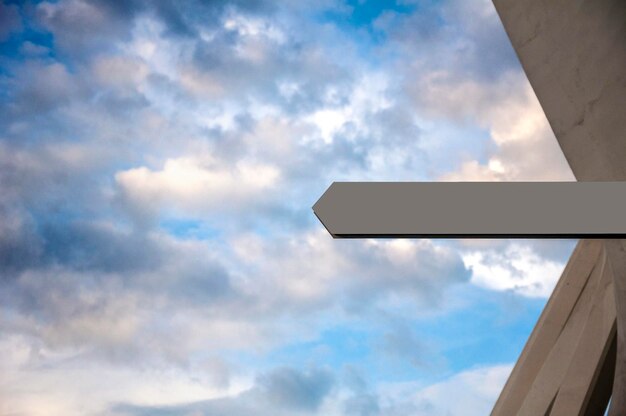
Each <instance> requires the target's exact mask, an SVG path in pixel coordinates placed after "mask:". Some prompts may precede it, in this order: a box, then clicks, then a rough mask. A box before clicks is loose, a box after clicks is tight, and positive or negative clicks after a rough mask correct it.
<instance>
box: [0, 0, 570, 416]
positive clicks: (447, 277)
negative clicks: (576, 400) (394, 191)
mask: <svg viewBox="0 0 626 416" xmlns="http://www.w3.org/2000/svg"><path fill="white" fill-rule="evenodd" d="M0 42H1V44H0V305H1V306H0V357H2V359H1V360H0V415H3V416H9V415H11V416H17V415H28V416H30V415H33V416H41V415H65V416H73V415H88V416H89V415H116V416H139V415H157V416H159V415H163V416H165V415H168V416H170V415H180V416H191V415H194V416H199V415H203V416H214V415H220V416H221V415H229V416H239V415H249V414H255V415H259V416H270V415H271V416H274V415H278V416H280V415H329V416H338V415H345V416H374V415H380V416H408V415H425V416H443V415H446V416H447V415H453V416H455V415H459V416H460V415H463V416H468V415H469V416H474V415H476V416H477V415H484V414H486V413H487V412H488V411H489V410H490V407H491V406H492V404H493V402H494V401H495V399H496V397H497V394H498V392H499V389H500V388H501V386H502V384H503V383H504V381H505V379H506V377H507V375H508V373H509V372H510V370H511V366H512V364H513V363H514V361H515V359H516V358H517V355H518V354H519V352H520V350H521V348H522V347H523V345H524V342H525V340H526V338H527V336H528V334H529V332H530V330H531V329H532V327H533V325H534V322H535V320H536V319H537V316H538V314H539V313H540V311H541V309H542V307H543V305H544V304H545V302H546V298H547V296H548V295H549V294H550V291H551V289H552V287H553V285H554V284H555V282H556V279H557V278H558V276H559V274H560V272H561V270H562V269H563V266H564V262H565V261H566V259H567V257H568V256H569V254H570V253H571V250H572V249H573V246H574V244H575V241H544V242H538V241H530V240H522V241H520V240H518V241H486V240H484V241H458V240H445V241H430V240H332V239H331V238H330V237H329V235H328V234H327V233H326V231H325V230H324V228H323V226H322V225H321V224H320V223H319V222H318V221H317V219H316V218H315V216H314V215H313V213H312V211H311V206H312V205H313V204H314V203H315V201H316V200H317V199H318V197H319V196H320V195H321V194H322V193H323V191H324V190H325V189H326V188H327V187H328V186H329V185H330V183H332V181H336V180H371V181H374V180H379V181H382V180H386V181H399V180H433V181H443V180H457V181H463V180H484V181H500V180H509V181H512V180H573V176H572V174H571V172H570V170H569V168H568V166H567V163H566V162H565V159H564V158H563V156H562V154H561V152H560V150H559V148H558V145H557V143H556V141H555V139H554V136H553V134H552V132H551V131H550V128H549V126H548V124H547V122H546V120H545V117H544V116H543V113H542V111H541V108H540V106H539V104H538V102H537V100H536V98H535V96H534V93H533V92H532V90H531V88H530V86H529V84H528V82H527V81H526V78H525V76H524V74H523V72H522V70H521V67H520V65H519V63H518V61H517V58H516V57H515V54H514V52H513V50H512V48H511V47H510V45H509V42H508V40H507V38H506V35H505V33H504V30H503V29H502V27H501V24H500V22H499V19H498V17H497V14H496V13H495V10H494V8H493V6H492V5H491V3H490V2H489V1H487V0H471V1H468V0H442V1H436V0H395V1H393V0H389V1H384V0H318V1H299V0H280V1H279V0H275V1H273V0H250V1H246V0H232V1H218V0H216V1H204V2H199V1H194V0H184V1H175V2H174V1H172V2H166V1H156V0H155V1H151V0H132V1H119V2H111V1H105V0H102V1H99V0H59V1H54V2H34V1H33V2H26V3H25V2H19V3H14V2H3V3H0Z"/></svg>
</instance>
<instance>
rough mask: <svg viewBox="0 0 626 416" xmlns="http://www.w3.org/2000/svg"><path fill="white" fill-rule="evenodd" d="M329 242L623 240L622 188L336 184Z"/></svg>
mask: <svg viewBox="0 0 626 416" xmlns="http://www.w3.org/2000/svg"><path fill="white" fill-rule="evenodd" d="M313 211H314V212H315V215H317V217H318V218H319V220H320V221H321V222H322V224H324V226H325V227H326V229H327V230H328V232H330V234H331V235H332V236H333V237H335V238H364V237H376V238H381V237H382V238H384V237H390V238H391V237H393V238H421V237H438V238H442V237H443V238H446V237H450V238H482V237H484V238H626V183H625V182H335V183H333V184H332V185H331V186H330V187H329V188H328V190H327V191H326V192H325V193H324V195H322V197H321V198H320V199H319V201H317V203H316V204H315V205H314V206H313Z"/></svg>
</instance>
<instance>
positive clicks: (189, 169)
mask: <svg viewBox="0 0 626 416" xmlns="http://www.w3.org/2000/svg"><path fill="white" fill-rule="evenodd" d="M115 180H116V182H117V184H118V185H119V186H120V188H121V190H122V192H123V193H124V196H125V197H127V198H128V199H129V200H131V201H133V202H135V203H138V204H141V205H144V206H146V208H149V207H150V206H153V207H154V206H155V205H159V204H163V205H165V206H170V207H174V208H177V209H180V210H182V211H186V212H192V213H199V212H200V213H201V212H205V211H206V210H210V209H212V208H219V209H232V208H233V207H234V206H239V207H242V208H243V209H245V206H246V205H247V204H251V203H254V201H255V199H258V198H262V197H263V195H264V192H266V191H268V190H271V189H273V188H275V187H276V185H277V183H278V181H279V180H280V171H279V169H278V168H277V167H275V166H272V165H269V164H265V163H255V162H248V161H239V162H237V163H236V164H235V165H234V166H232V165H225V164H223V163H220V162H219V161H217V160H215V159H214V158H213V157H211V156H208V155H205V156H204V157H182V158H174V159H167V160H166V161H165V163H164V165H163V168H162V169H161V170H152V169H149V168H147V167H139V168H134V169H129V170H125V171H121V172H118V173H117V174H116V175H115Z"/></svg>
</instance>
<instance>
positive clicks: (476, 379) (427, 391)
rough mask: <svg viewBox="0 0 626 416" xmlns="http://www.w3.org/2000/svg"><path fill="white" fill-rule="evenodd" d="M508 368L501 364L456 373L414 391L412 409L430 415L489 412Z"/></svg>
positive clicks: (509, 369)
mask: <svg viewBox="0 0 626 416" xmlns="http://www.w3.org/2000/svg"><path fill="white" fill-rule="evenodd" d="M511 368H512V367H511V366H510V365H501V366H494V367H485V368H477V369H473V370H468V371H464V372H461V373H459V374H455V375H454V376H452V377H450V378H449V379H447V380H444V381H442V382H440V383H437V384H434V385H432V386H429V387H426V388H424V389H422V390H420V391H419V392H417V393H416V394H414V395H413V397H412V402H413V403H414V406H415V411H416V412H418V413H419V414H427V415H429V416H445V415H459V416H460V415H464V416H472V415H476V416H478V415H485V414H488V413H489V412H490V411H491V409H492V407H493V404H494V403H495V399H496V398H497V397H498V394H499V393H500V390H501V389H502V387H503V386H504V383H505V381H506V379H507V377H508V376H509V373H510V372H511ZM451 398H454V399H453V400H451Z"/></svg>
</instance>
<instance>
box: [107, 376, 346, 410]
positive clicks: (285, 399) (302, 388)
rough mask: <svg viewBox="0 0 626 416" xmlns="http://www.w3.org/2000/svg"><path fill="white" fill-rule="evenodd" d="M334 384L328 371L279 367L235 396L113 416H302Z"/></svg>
mask: <svg viewBox="0 0 626 416" xmlns="http://www.w3.org/2000/svg"><path fill="white" fill-rule="evenodd" d="M333 385H334V377H333V375H332V373H331V372H330V371H329V370H326V369H321V368H313V369H310V370H304V371H301V370H296V369H293V368H288V367H282V368H277V369H274V370H272V371H271V372H269V373H267V374H264V375H262V376H260V377H259V378H258V379H257V380H256V383H255V385H254V386H253V387H252V388H250V389H249V390H247V391H244V392H242V393H240V394H239V395H237V396H234V397H227V398H219V399H213V400H208V401H201V402H196V403H190V404H185V405H180V406H163V407H147V406H136V405H128V404H120V405H117V406H115V407H114V408H113V409H111V411H112V412H113V414H115V415H120V416H121V415H128V416H131V415H136V416H139V415H163V416H166V415H196V414H202V415H207V416H210V415H223V414H228V415H232V416H238V415H242V416H243V415H247V414H250V412H254V413H255V414H259V415H268V416H269V415H303V414H312V413H313V412H315V411H316V410H317V409H318V408H319V407H320V405H321V404H322V402H323V401H324V400H325V399H326V398H327V396H328V395H329V393H330V392H331V390H332V388H333Z"/></svg>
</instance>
